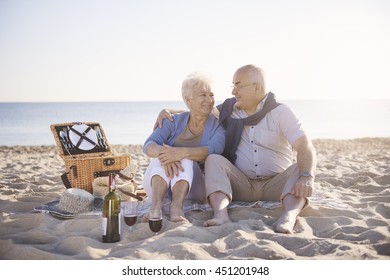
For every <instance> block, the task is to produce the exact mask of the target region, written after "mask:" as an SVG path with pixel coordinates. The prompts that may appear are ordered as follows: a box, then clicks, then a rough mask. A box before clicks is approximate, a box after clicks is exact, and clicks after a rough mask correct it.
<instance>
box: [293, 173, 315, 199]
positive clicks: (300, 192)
mask: <svg viewBox="0 0 390 280" xmlns="http://www.w3.org/2000/svg"><path fill="white" fill-rule="evenodd" d="M313 184H314V179H313V178H311V177H303V176H301V177H300V178H299V179H298V181H297V182H296V183H295V185H294V190H293V195H295V196H297V197H301V198H306V197H309V196H312V194H313Z"/></svg>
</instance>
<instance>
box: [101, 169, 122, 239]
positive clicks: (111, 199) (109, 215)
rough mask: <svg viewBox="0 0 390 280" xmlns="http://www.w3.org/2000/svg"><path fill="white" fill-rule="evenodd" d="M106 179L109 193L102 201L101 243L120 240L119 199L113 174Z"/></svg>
mask: <svg viewBox="0 0 390 280" xmlns="http://www.w3.org/2000/svg"><path fill="white" fill-rule="evenodd" d="M108 178H109V179H108V182H109V192H108V194H107V195H106V196H105V197H104V199H103V213H102V241H103V242H104V243H113V242H118V241H119V240H121V215H120V211H121V199H120V196H119V194H118V193H117V192H116V185H115V173H110V174H109V177H108Z"/></svg>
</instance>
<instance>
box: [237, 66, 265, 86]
mask: <svg viewBox="0 0 390 280" xmlns="http://www.w3.org/2000/svg"><path fill="white" fill-rule="evenodd" d="M238 71H240V72H241V71H245V72H246V73H247V74H248V76H249V80H250V81H251V82H252V83H258V84H260V85H261V88H262V90H263V91H264V92H263V93H265V77H264V71H263V69H261V68H260V67H258V66H256V65H253V64H248V65H245V66H242V67H240V68H239V69H238V70H237V72H238Z"/></svg>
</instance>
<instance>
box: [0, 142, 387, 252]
mask: <svg viewBox="0 0 390 280" xmlns="http://www.w3.org/2000/svg"><path fill="white" fill-rule="evenodd" d="M313 142H314V145H315V147H316V149H317V154H318V170H317V177H316V183H315V192H314V195H313V199H312V203H311V205H310V206H309V207H308V208H306V209H305V210H304V211H303V212H301V214H300V216H299V218H298V221H297V224H296V226H295V231H296V232H295V233H294V234H290V235H286V234H279V233H275V232H274V230H273V227H272V223H273V222H274V221H275V219H276V217H277V216H278V215H279V214H280V212H281V208H280V207H277V208H275V209H267V208H261V207H260V208H259V207H257V208H252V207H239V208H234V209H230V210H229V212H230V215H231V218H232V222H231V223H227V224H224V225H222V226H218V227H208V228H205V227H203V226H202V223H203V221H205V220H206V219H208V218H210V217H211V216H212V213H211V212H210V211H191V212H187V213H186V216H187V218H188V219H189V220H190V222H191V223H173V222H170V221H168V220H167V217H165V218H164V225H163V229H162V231H161V232H160V233H159V234H157V235H154V233H152V232H151V231H150V229H149V227H148V224H147V223H143V222H142V221H140V219H139V221H138V222H137V224H136V225H135V226H134V229H135V230H134V232H130V231H129V230H128V229H127V228H126V226H125V225H123V228H122V239H121V241H120V242H118V243H113V244H105V243H102V242H101V241H100V239H101V217H100V216H99V215H96V214H95V215H92V214H91V215H89V214H83V215H77V216H76V217H75V218H74V219H66V220H64V219H58V218H56V217H54V216H52V215H50V214H47V213H41V212H37V211H34V210H33V209H34V207H37V206H40V205H43V204H45V203H48V202H51V201H53V200H56V199H58V198H59V197H60V195H61V193H62V192H63V191H64V190H65V188H64V186H63V184H62V182H61V179H60V175H61V174H62V173H63V172H64V169H65V167H64V163H63V160H62V159H61V158H60V156H59V154H58V151H57V148H56V147H55V146H33V147H25V146H22V147H20V146H15V147H0V158H1V161H0V215H1V218H0V259H8V260H30V259H38V260H45V259H61V260H66V259H74V260H80V259H87V260H95V259H142V260H148V259H159V260H171V259H175V260H188V259H196V260H209V259H214V260H215V259H217V260H222V259H267V260H269V259H298V260H309V259H316V260H337V259H348V260H356V259H360V260H361V259H369V260H379V259H390V138H363V139H353V140H329V139H319V140H314V141H313ZM113 151H114V153H115V154H124V153H130V154H131V157H132V162H133V163H135V164H136V165H137V167H138V169H137V175H136V181H137V183H138V184H141V182H142V179H143V172H144V171H145V169H146V167H147V165H148V163H149V159H148V158H147V157H146V156H145V155H144V154H143V153H142V149H141V146H140V145H116V146H115V145H114V146H113Z"/></svg>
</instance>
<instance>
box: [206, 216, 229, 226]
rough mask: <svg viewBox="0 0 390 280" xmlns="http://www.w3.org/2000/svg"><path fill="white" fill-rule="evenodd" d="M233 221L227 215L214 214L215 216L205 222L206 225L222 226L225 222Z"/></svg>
mask: <svg viewBox="0 0 390 280" xmlns="http://www.w3.org/2000/svg"><path fill="white" fill-rule="evenodd" d="M229 222H231V220H230V218H229V216H226V215H218V214H217V215H214V218H212V219H210V220H207V221H205V222H204V223H203V226H204V227H210V226H220V225H223V224H225V223H229Z"/></svg>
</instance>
